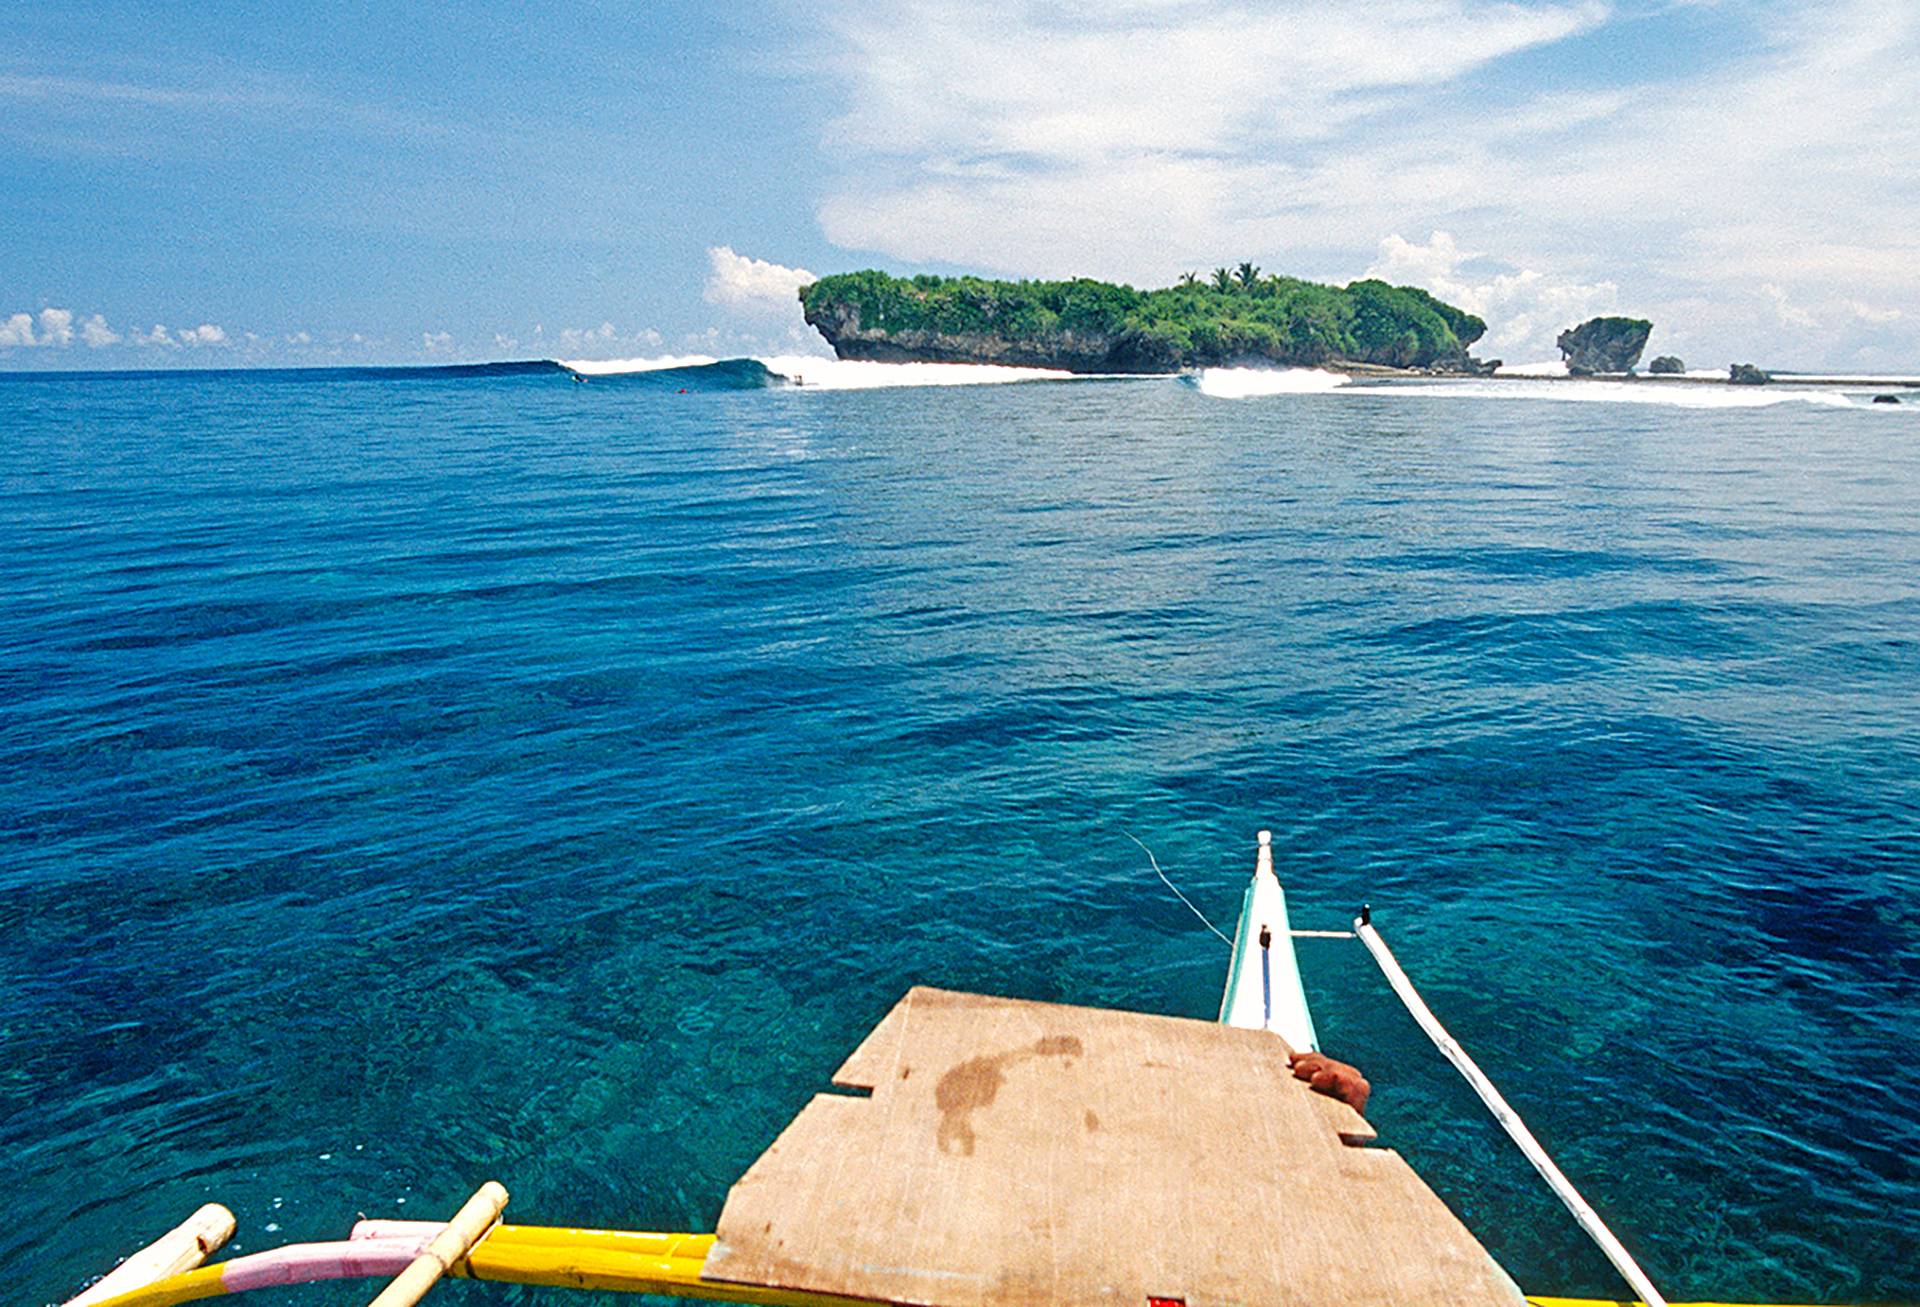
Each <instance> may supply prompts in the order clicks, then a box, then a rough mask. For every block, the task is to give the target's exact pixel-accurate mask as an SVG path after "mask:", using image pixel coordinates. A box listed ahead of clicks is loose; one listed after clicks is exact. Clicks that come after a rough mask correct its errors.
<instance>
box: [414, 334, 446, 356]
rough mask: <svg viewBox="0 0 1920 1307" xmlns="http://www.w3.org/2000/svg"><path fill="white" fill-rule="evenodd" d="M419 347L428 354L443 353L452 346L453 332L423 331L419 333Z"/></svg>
mask: <svg viewBox="0 0 1920 1307" xmlns="http://www.w3.org/2000/svg"><path fill="white" fill-rule="evenodd" d="M420 348H421V349H422V350H424V351H426V352H427V353H429V354H444V353H446V352H447V351H448V350H450V349H452V348H453V333H452V332H450V331H423V332H421V333H420Z"/></svg>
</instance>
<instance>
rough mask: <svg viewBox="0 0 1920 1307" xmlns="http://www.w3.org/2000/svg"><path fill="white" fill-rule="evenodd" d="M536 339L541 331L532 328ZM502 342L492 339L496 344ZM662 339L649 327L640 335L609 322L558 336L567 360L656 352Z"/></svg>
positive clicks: (564, 331)
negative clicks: (636, 351)
mask: <svg viewBox="0 0 1920 1307" xmlns="http://www.w3.org/2000/svg"><path fill="white" fill-rule="evenodd" d="M533 333H534V335H535V336H542V335H543V333H544V328H542V327H540V326H535V327H534V329H533ZM502 339H505V338H503V337H495V340H496V342H498V341H500V340H502ZM661 340H662V337H661V335H660V333H659V332H658V331H656V330H654V329H653V328H652V327H647V328H644V329H642V330H639V331H633V332H623V331H621V330H620V329H619V328H617V327H615V326H614V325H613V324H612V323H611V322H603V323H601V324H600V325H599V326H597V327H563V328H561V330H560V332H559V344H560V349H561V351H562V352H563V353H565V354H566V355H567V356H568V357H569V358H575V357H577V358H589V359H597V358H611V357H614V356H615V355H618V354H621V353H624V352H627V351H630V350H634V349H657V348H659V346H660V343H661ZM515 343H517V342H513V341H511V340H508V341H507V343H506V345H503V346H502V348H510V347H511V346H512V345H513V344H515Z"/></svg>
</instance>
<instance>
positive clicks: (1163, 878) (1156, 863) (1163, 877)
mask: <svg viewBox="0 0 1920 1307" xmlns="http://www.w3.org/2000/svg"><path fill="white" fill-rule="evenodd" d="M1120 833H1121V834H1122V835H1125V836H1126V837H1127V838H1128V839H1130V840H1133V842H1134V843H1135V844H1140V841H1139V840H1137V839H1134V835H1133V832H1132V831H1121V832H1120ZM1140 851H1141V852H1142V853H1144V854H1146V855H1147V861H1148V862H1151V863H1152V864H1153V874H1154V875H1156V876H1158V877H1159V878H1160V883H1161V884H1163V885H1165V886H1166V887H1167V888H1168V889H1170V890H1172V891H1173V896H1174V897H1175V898H1177V899H1179V900H1180V901H1181V902H1182V903H1184V904H1186V905H1187V911H1188V912H1191V913H1192V914H1193V915H1194V916H1196V917H1198V918H1200V924H1201V925H1203V926H1205V927H1206V928H1207V929H1208V930H1210V931H1212V932H1213V933H1214V934H1216V935H1220V927H1218V926H1216V925H1214V924H1213V923H1212V922H1211V921H1208V920H1207V914H1206V913H1204V912H1202V911H1200V909H1199V908H1196V907H1194V906H1193V900H1192V899H1190V898H1188V897H1187V896H1186V895H1184V894H1182V893H1181V892H1180V887H1179V886H1178V885H1176V884H1174V883H1173V882H1172V881H1170V880H1168V879H1167V873H1166V872H1164V871H1162V870H1160V859H1158V858H1156V857H1154V856H1153V850H1152V849H1150V848H1148V847H1147V846H1146V845H1144V844H1140ZM1220 942H1221V943H1222V944H1225V945H1226V946H1227V947H1228V948H1232V947H1233V941H1232V940H1230V939H1228V938H1227V937H1226V936H1225V935H1220Z"/></svg>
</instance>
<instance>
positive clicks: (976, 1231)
mask: <svg viewBox="0 0 1920 1307" xmlns="http://www.w3.org/2000/svg"><path fill="white" fill-rule="evenodd" d="M1286 1054H1287V1046H1286V1044H1285V1043H1284V1042H1283V1041H1282V1040H1281V1039H1280V1038H1279V1037H1278V1036H1276V1035H1272V1034H1269V1033H1266V1032H1264V1031H1251V1030H1237V1029H1233V1028H1230V1027H1227V1026H1222V1025H1216V1024H1214V1023H1211V1022H1202V1021H1187V1020H1180V1019H1176V1018H1171V1017H1156V1016H1144V1015H1140V1014H1137V1013H1127V1012H1113V1011H1107V1010H1104V1009H1094V1008H1078V1007H1062V1006H1057V1005H1053V1004H1045V1003H1027V1002H1020V1001H1016V1000H1012V999H1000V998H988V997H984V996H981V995H976V994H960V993H952V992H948V991H943V990H937V989H925V988H915V989H913V990H910V991H909V992H908V993H907V995H906V997H904V998H903V999H901V1000H900V1002H899V1003H898V1004H897V1005H895V1007H894V1008H893V1010H892V1011H891V1012H889V1013H888V1014H887V1016H886V1018H885V1019H884V1020H883V1021H882V1022H881V1023H880V1024H879V1025H878V1026H876V1027H875V1028H874V1029H873V1031H872V1033H870V1034H869V1035H868V1036H867V1038H866V1040H865V1041H864V1042H863V1043H862V1044H861V1045H860V1047H859V1048H858V1049H857V1050H856V1051H855V1052H854V1054H853V1056H852V1057H850V1058H849V1059H848V1060H847V1062H846V1064H845V1065H844V1066H843V1067H841V1069H840V1071H839V1073H838V1074H837V1075H836V1076H835V1077H834V1083H835V1084H838V1085H842V1086H845V1087H848V1088H854V1089H867V1090H871V1091H872V1094H871V1097H855V1096H851V1095H846V1094H822V1095H819V1096H817V1097H815V1098H814V1099H813V1100H812V1101H811V1102H810V1103H808V1104H807V1106H806V1107H805V1108H804V1109H803V1110H802V1111H801V1113H800V1114H799V1116H797V1117H795V1118H794V1120H793V1122H792V1123H791V1124H790V1125H788V1127H787V1128H786V1130H785V1131H783V1132H782V1133H781V1135H780V1137H779V1139H777V1140H776V1141H775V1142H774V1144H773V1146H772V1147H770V1148H769V1149H768V1150H767V1151H766V1152H765V1153H764V1154H763V1155H762V1156H761V1157H760V1159H759V1160H758V1161H757V1162H755V1163H754V1164H753V1166H752V1167H751V1168H749V1169H748V1171H747V1173H746V1174H745V1175H744V1176H742V1177H741V1178H740V1180H739V1182H738V1183H736V1184H735V1185H734V1187H733V1190H732V1192H731V1193H730V1194H729V1196H728V1199H727V1204H726V1208H725V1210H724V1211H723V1212H722V1213H721V1217H720V1225H719V1232H718V1233H719V1241H718V1242H717V1243H716V1244H715V1246H714V1249H713V1252H712V1253H711V1254H710V1256H709V1257H708V1260H707V1263H706V1266H705V1270H704V1272H703V1278H705V1279H707V1280H710V1281H711V1280H720V1281H726V1282H731V1283H738V1284H749V1285H760V1286H765V1287H769V1288H781V1289H790V1290H791V1289H800V1290H810V1291H813V1292H819V1293H834V1294H842V1295H846V1296H849V1297H855V1298H867V1299H872V1300H875V1301H878V1302H887V1303H910V1304H924V1307H988V1305H994V1307H1002V1305H1004V1307H1013V1305H1015V1304H1019V1305H1021V1307H1027V1305H1029V1304H1040V1303H1060V1304H1065V1303H1074V1304H1106V1303H1112V1304H1128V1305H1129V1307H1146V1304H1147V1303H1148V1302H1149V1300H1151V1299H1167V1300H1177V1301H1181V1302H1184V1303H1186V1304H1188V1307H1227V1305H1229V1304H1249V1305H1251V1304H1261V1305H1262V1307H1273V1305H1275V1304H1288V1305H1291V1304H1297V1305H1300V1307H1307V1305H1313V1307H1336V1304H1337V1307H1368V1305H1371V1304H1378V1305H1380V1307H1385V1305H1386V1304H1396V1305H1402V1307H1406V1305H1412V1304H1439V1303H1446V1304H1456V1305H1460V1307H1481V1305H1483V1304H1484V1305H1486V1307H1492V1305H1494V1304H1498V1305H1499V1307H1518V1304H1521V1303H1522V1302H1523V1299H1522V1298H1521V1296H1520V1294H1519V1291H1518V1290H1517V1289H1516V1288H1515V1287H1514V1286H1513V1283H1512V1281H1511V1280H1509V1279H1508V1278H1507V1276H1506V1274H1505V1273H1504V1272H1503V1271H1501V1269H1500V1268H1499V1267H1498V1266H1497V1265H1495V1263H1494V1262H1493V1260H1492V1259H1491V1258H1490V1257H1489V1256H1488V1255H1487V1253H1486V1251H1485V1250H1484V1249H1483V1248H1481V1246H1480V1245H1479V1243H1478V1242H1476V1241H1475V1239H1474V1238H1473V1236H1472V1235H1471V1234H1469V1233H1468V1232H1467V1230H1466V1227H1464V1226H1463V1225H1461V1224H1460V1222H1459V1221H1458V1220H1457V1219H1455V1217H1454V1216H1453V1214H1452V1213H1451V1212H1449V1211H1448V1210H1447V1208H1446V1206H1445V1205H1444V1204H1443V1203H1442V1202H1441V1201H1440V1199H1439V1198H1438V1197H1436V1196H1435V1195H1434V1193H1433V1191H1432V1190H1430V1189H1428V1188H1427V1186H1426V1185H1425V1184H1424V1183H1423V1182H1422V1181H1421V1180H1420V1178H1419V1176H1417V1175H1416V1174H1414V1172H1413V1170H1412V1168H1411V1167H1409V1166H1408V1165H1407V1164H1406V1162H1405V1161H1403V1160H1402V1159H1401V1158H1400V1157H1399V1155H1398V1154H1396V1153H1394V1152H1392V1151H1390V1150H1388V1149H1385V1148H1378V1147H1365V1146H1361V1145H1363V1144H1364V1143H1365V1141H1367V1140H1370V1139H1371V1138H1372V1137H1373V1132H1372V1131H1371V1129H1369V1128H1368V1126H1367V1124H1366V1122H1365V1121H1363V1120H1362V1119H1361V1118H1360V1117H1359V1116H1358V1115H1357V1114H1356V1113H1354V1112H1353V1111H1352V1109H1350V1108H1348V1107H1347V1106H1346V1105H1344V1104H1342V1103H1338V1102H1335V1101H1334V1100H1332V1099H1330V1098H1327V1097H1325V1096H1323V1095H1320V1094H1316V1093H1314V1092H1313V1091H1312V1090H1310V1089H1308V1088H1307V1087H1306V1086H1305V1085H1304V1084H1302V1083H1300V1082H1299V1081H1297V1080H1294V1079H1293V1078H1292V1076H1291V1075H1290V1074H1289V1071H1288V1068H1287V1057H1286Z"/></svg>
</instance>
